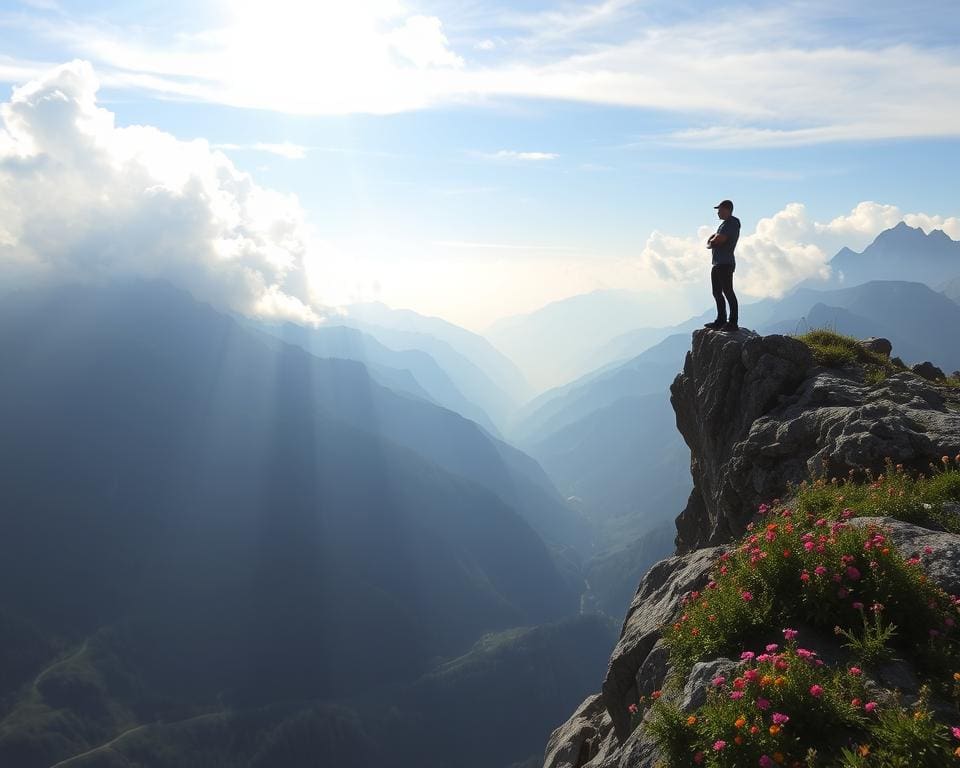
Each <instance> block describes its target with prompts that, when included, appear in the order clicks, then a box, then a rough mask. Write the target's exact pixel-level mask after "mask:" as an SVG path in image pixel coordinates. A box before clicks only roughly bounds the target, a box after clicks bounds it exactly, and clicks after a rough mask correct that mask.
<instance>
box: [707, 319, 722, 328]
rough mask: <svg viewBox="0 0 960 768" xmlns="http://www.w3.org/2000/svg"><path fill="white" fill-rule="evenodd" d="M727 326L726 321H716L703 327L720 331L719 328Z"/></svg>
mask: <svg viewBox="0 0 960 768" xmlns="http://www.w3.org/2000/svg"><path fill="white" fill-rule="evenodd" d="M726 324H727V321H726V320H714V321H713V322H712V323H704V324H703V327H704V328H714V329H718V328H723V326H725V325H726Z"/></svg>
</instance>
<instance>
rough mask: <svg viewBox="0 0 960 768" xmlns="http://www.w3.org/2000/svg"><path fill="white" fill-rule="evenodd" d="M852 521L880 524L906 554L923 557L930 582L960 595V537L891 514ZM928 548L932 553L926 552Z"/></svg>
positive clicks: (855, 522)
mask: <svg viewBox="0 0 960 768" xmlns="http://www.w3.org/2000/svg"><path fill="white" fill-rule="evenodd" d="M850 524H851V525H879V526H881V527H882V528H883V529H884V530H885V531H886V533H887V535H888V536H889V538H890V541H891V542H892V543H893V545H894V546H895V547H896V548H897V549H898V550H899V552H900V553H901V554H902V555H903V556H904V557H912V556H914V555H916V556H917V557H919V558H920V563H921V565H922V567H923V569H924V571H925V572H926V574H927V578H929V579H930V581H932V582H933V583H934V584H936V585H937V586H938V587H940V588H941V589H943V590H945V591H946V592H949V593H950V594H952V595H956V594H960V536H958V535H956V534H953V533H947V532H946V531H932V530H930V529H929V528H921V527H920V526H919V525H911V524H910V523H905V522H903V521H902V520H896V519H894V518H892V517H855V518H853V519H852V520H850ZM928 547H929V548H930V550H931V554H930V555H927V554H926V552H925V550H926V549H927V548H928Z"/></svg>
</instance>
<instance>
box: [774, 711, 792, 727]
mask: <svg viewBox="0 0 960 768" xmlns="http://www.w3.org/2000/svg"><path fill="white" fill-rule="evenodd" d="M770 719H771V720H772V721H773V722H774V723H776V724H777V725H784V724H786V723H787V722H789V720H790V717H789V716H788V715H785V714H783V713H782V712H774V713H773V714H772V715H770Z"/></svg>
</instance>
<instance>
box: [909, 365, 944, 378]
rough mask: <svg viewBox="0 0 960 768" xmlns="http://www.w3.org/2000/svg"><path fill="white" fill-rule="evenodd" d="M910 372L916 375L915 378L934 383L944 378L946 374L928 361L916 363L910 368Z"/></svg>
mask: <svg viewBox="0 0 960 768" xmlns="http://www.w3.org/2000/svg"><path fill="white" fill-rule="evenodd" d="M910 370H911V371H913V372H914V373H915V374H917V376H922V377H923V378H925V379H926V380H927V381H936V380H937V379H945V378H946V374H945V373H944V372H943V371H942V370H940V369H939V368H937V366H935V365H934V364H933V363H931V362H929V361H927V362H925V363H917V364H916V365H914V366H911V367H910Z"/></svg>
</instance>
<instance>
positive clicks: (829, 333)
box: [795, 328, 906, 384]
mask: <svg viewBox="0 0 960 768" xmlns="http://www.w3.org/2000/svg"><path fill="white" fill-rule="evenodd" d="M795 338H797V339H799V340H800V341H802V342H803V343H804V344H806V345H807V346H808V347H809V348H810V351H811V352H812V353H813V359H814V361H815V362H816V364H817V365H822V366H824V367H826V368H850V367H862V368H864V369H865V378H866V380H867V382H868V383H870V384H879V383H880V382H881V381H883V380H884V379H885V378H886V377H887V376H889V375H890V374H891V373H896V372H897V371H902V370H906V368H905V367H904V366H902V365H898V364H897V362H895V361H893V360H890V359H888V358H887V357H886V356H885V355H881V354H880V353H879V352H871V351H870V350H868V349H866V348H865V347H864V346H863V345H862V344H861V343H860V342H859V341H858V340H857V339H855V338H854V337H853V336H845V335H844V334H842V333H837V332H836V331H833V330H830V329H829V328H817V329H814V330H812V331H808V332H807V333H804V334H801V335H799V336H796V337H795Z"/></svg>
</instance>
